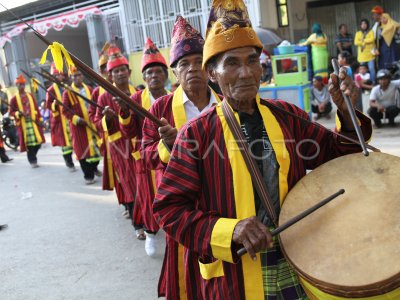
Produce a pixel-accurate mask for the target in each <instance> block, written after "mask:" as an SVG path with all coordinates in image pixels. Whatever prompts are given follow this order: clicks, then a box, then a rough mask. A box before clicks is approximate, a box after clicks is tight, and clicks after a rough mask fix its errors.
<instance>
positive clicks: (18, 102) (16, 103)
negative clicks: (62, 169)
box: [10, 74, 46, 168]
mask: <svg viewBox="0 0 400 300" xmlns="http://www.w3.org/2000/svg"><path fill="white" fill-rule="evenodd" d="M25 83H26V80H25V78H24V76H23V75H22V74H21V75H19V76H18V77H17V79H16V80H15V84H16V85H17V88H18V93H17V94H16V95H15V96H14V97H12V98H11V100H10V115H11V116H13V117H14V118H15V120H16V122H17V123H16V125H17V127H18V135H19V146H20V150H21V152H24V151H27V156H28V161H29V163H30V164H31V167H32V168H37V167H39V165H38V164H37V153H38V151H39V149H40V145H41V144H43V143H45V142H46V141H45V138H44V135H43V129H42V121H43V119H42V116H41V115H40V111H39V108H38V105H37V102H36V99H35V97H34V96H33V95H32V94H31V93H28V92H26V91H25Z"/></svg>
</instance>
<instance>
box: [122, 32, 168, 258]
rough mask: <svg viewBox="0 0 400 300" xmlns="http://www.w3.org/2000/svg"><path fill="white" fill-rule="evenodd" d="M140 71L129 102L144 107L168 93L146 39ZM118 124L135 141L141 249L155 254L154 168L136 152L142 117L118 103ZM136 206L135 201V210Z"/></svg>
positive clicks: (163, 70)
mask: <svg viewBox="0 0 400 300" xmlns="http://www.w3.org/2000/svg"><path fill="white" fill-rule="evenodd" d="M141 71H142V74H143V80H144V81H145V82H146V88H145V89H144V90H142V91H138V92H136V93H135V94H134V95H133V96H132V97H131V98H132V101H135V102H136V103H138V104H139V105H141V106H142V107H144V108H146V109H147V110H148V109H150V106H151V105H152V104H153V103H154V102H155V100H156V99H158V98H160V97H161V96H165V95H167V94H168V92H167V91H166V90H165V83H166V81H167V79H168V67H167V63H166V61H165V58H164V57H163V56H162V54H161V53H160V51H159V50H158V48H157V47H156V45H154V43H153V42H152V40H151V39H150V38H148V39H147V41H146V45H145V48H144V49H143V57H142V65H141ZM120 124H121V131H122V132H123V134H124V136H125V137H126V138H128V139H132V138H135V141H136V142H135V146H134V148H135V149H134V151H135V152H134V153H133V154H132V155H133V157H134V158H135V172H136V180H137V193H136V196H137V199H138V200H139V201H138V204H139V207H140V209H141V211H142V216H143V219H144V220H143V222H144V227H145V232H146V243H145V250H146V253H147V255H149V256H153V255H155V253H156V238H155V234H156V233H157V231H158V229H159V227H158V224H157V222H156V220H155V219H154V217H153V211H152V203H153V199H154V193H155V183H156V179H155V172H154V170H151V171H150V170H148V169H147V168H146V166H145V163H144V161H143V160H142V158H141V155H140V144H141V139H142V127H143V119H141V118H139V117H138V116H137V115H136V114H134V113H132V114H131V113H130V112H129V110H128V109H127V107H126V106H125V105H123V104H122V103H121V111H120ZM137 208H138V207H137V206H136V204H135V209H137Z"/></svg>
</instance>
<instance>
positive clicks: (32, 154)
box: [26, 145, 40, 164]
mask: <svg viewBox="0 0 400 300" xmlns="http://www.w3.org/2000/svg"><path fill="white" fill-rule="evenodd" d="M39 149H40V145H37V146H27V147H26V154H27V157H28V161H29V163H30V164H36V163H37V157H36V155H37V153H38V151H39Z"/></svg>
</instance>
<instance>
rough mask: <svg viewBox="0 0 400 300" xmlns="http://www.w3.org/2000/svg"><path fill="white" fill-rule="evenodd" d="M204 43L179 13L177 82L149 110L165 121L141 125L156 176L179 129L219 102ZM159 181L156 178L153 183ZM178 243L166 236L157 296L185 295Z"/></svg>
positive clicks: (174, 45) (173, 53)
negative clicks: (207, 67) (204, 63)
mask: <svg viewBox="0 0 400 300" xmlns="http://www.w3.org/2000/svg"><path fill="white" fill-rule="evenodd" d="M203 45H204V39H203V37H202V36H201V34H200V33H199V32H198V31H197V30H196V29H195V28H193V27H192V26H191V25H190V24H189V23H188V22H187V21H186V20H185V19H184V18H183V17H181V16H179V17H178V18H177V20H176V22H175V25H174V28H173V32H172V39H171V50H170V67H171V68H172V70H173V72H174V74H175V76H176V79H177V83H178V84H179V86H178V88H177V89H176V91H175V92H174V94H171V95H167V96H163V97H161V98H159V99H158V100H157V101H156V102H155V103H154V104H153V105H152V106H151V108H150V112H151V113H152V114H153V115H155V116H156V117H157V118H159V119H161V120H162V121H163V122H165V124H166V125H165V126H163V127H159V128H157V126H156V124H154V123H153V122H151V121H150V120H149V119H146V120H145V121H144V125H143V139H142V149H143V152H142V153H143V159H144V160H145V162H146V165H147V168H149V169H152V170H156V172H159V173H160V174H159V176H156V178H161V177H162V173H163V172H164V170H165V167H166V164H167V163H168V161H169V149H171V148H172V146H173V143H174V141H175V138H176V135H177V132H178V130H179V129H180V128H181V127H182V126H183V125H184V124H185V123H186V122H187V121H190V120H191V119H193V118H195V117H197V116H199V115H200V114H201V113H203V112H205V111H207V110H208V109H209V108H211V107H212V106H213V105H216V104H217V103H218V102H220V100H219V97H218V95H217V94H215V92H214V91H213V90H212V89H210V88H209V87H208V86H207V82H208V76H207V73H206V71H205V70H203V69H202V61H203ZM168 148H169V149H168ZM159 183H160V182H159V181H158V182H156V186H158V184H159ZM178 245H179V244H178V243H177V242H176V241H175V240H174V239H173V238H172V237H170V236H169V235H167V236H166V250H165V256H164V262H163V268H162V272H161V276H160V281H159V296H160V297H161V296H165V297H166V299H181V300H182V299H187V297H186V287H185V282H184V280H183V278H184V276H183V270H184V267H183V261H184V257H183V248H182V247H183V246H182V245H179V248H178ZM180 279H181V280H180ZM163 287H165V291H163V290H162V289H163ZM199 296H200V295H199ZM197 298H198V297H196V299H197Z"/></svg>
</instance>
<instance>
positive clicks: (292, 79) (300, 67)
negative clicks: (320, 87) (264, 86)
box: [272, 52, 308, 86]
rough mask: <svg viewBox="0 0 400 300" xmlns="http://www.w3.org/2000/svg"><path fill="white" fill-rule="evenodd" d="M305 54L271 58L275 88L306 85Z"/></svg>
mask: <svg viewBox="0 0 400 300" xmlns="http://www.w3.org/2000/svg"><path fill="white" fill-rule="evenodd" d="M307 61H308V60H307V53H305V52H304V53H303V52H302V53H293V54H285V55H274V56H272V72H273V76H274V79H275V83H276V86H299V85H304V84H306V83H308V65H307Z"/></svg>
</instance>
